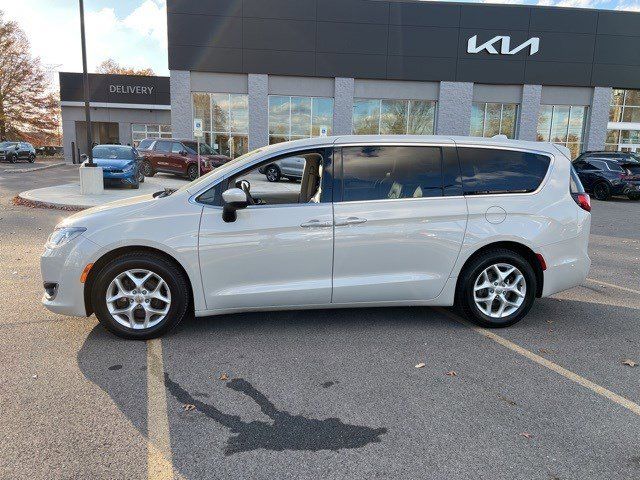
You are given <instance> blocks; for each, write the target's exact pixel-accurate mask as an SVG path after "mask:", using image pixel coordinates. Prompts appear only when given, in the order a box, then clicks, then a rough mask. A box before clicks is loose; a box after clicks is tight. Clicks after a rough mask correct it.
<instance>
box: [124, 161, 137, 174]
mask: <svg viewBox="0 0 640 480" xmlns="http://www.w3.org/2000/svg"><path fill="white" fill-rule="evenodd" d="M134 166H135V164H133V163H130V164H128V165H126V166H125V167H124V168H123V169H122V171H123V172H130V171H131V170H133V167H134Z"/></svg>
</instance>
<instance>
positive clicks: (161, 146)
mask: <svg viewBox="0 0 640 480" xmlns="http://www.w3.org/2000/svg"><path fill="white" fill-rule="evenodd" d="M155 149H156V151H157V152H165V153H169V152H170V151H171V142H156V146H155Z"/></svg>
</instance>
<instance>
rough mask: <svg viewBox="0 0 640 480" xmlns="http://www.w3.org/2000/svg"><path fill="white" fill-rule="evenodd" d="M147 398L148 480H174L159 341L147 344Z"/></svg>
mask: <svg viewBox="0 0 640 480" xmlns="http://www.w3.org/2000/svg"><path fill="white" fill-rule="evenodd" d="M147 398H148V399H147V432H148V443H147V478H148V479H150V480H151V479H153V480H172V479H173V478H174V476H173V462H172V459H171V442H170V441H169V416H168V412H167V394H166V389H165V384H164V365H163V362H162V342H161V340H160V339H157V338H156V339H154V340H148V341H147Z"/></svg>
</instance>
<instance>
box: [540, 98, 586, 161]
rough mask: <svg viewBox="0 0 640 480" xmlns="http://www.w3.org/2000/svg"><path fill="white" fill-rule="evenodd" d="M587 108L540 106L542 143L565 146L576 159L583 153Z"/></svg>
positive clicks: (576, 106)
mask: <svg viewBox="0 0 640 480" xmlns="http://www.w3.org/2000/svg"><path fill="white" fill-rule="evenodd" d="M586 119H587V107H584V106H579V105H540V116H539V117H538V136H537V139H538V141H540V142H552V143H557V144H559V145H564V146H565V147H567V148H568V149H569V150H570V151H571V156H572V158H576V157H577V156H578V155H580V152H581V151H582V142H583V138H584V126H585V122H586Z"/></svg>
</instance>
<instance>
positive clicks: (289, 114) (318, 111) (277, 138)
mask: <svg viewBox="0 0 640 480" xmlns="http://www.w3.org/2000/svg"><path fill="white" fill-rule="evenodd" d="M332 132H333V98H325V97H289V96H280V95H269V143H270V144H272V143H280V142H287V141H289V140H298V139H301V138H309V137H319V136H327V135H331V134H332Z"/></svg>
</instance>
